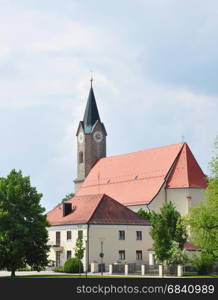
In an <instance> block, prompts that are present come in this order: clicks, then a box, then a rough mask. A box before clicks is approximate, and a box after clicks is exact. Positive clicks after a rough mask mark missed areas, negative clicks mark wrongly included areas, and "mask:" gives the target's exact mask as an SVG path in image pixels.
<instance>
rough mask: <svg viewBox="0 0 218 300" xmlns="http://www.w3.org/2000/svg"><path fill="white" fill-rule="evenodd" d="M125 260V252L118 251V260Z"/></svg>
mask: <svg viewBox="0 0 218 300" xmlns="http://www.w3.org/2000/svg"><path fill="white" fill-rule="evenodd" d="M124 259H126V254H125V250H119V260H124Z"/></svg>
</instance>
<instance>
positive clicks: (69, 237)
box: [67, 231, 72, 240]
mask: <svg viewBox="0 0 218 300" xmlns="http://www.w3.org/2000/svg"><path fill="white" fill-rule="evenodd" d="M71 238H72V232H71V231H67V240H71Z"/></svg>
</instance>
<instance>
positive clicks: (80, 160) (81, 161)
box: [79, 151, 83, 164]
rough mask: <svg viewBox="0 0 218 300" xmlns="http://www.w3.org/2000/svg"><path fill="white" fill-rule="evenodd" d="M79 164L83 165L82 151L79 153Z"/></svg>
mask: <svg viewBox="0 0 218 300" xmlns="http://www.w3.org/2000/svg"><path fill="white" fill-rule="evenodd" d="M79 163H80V164H82V163H83V152H82V151H80V152H79Z"/></svg>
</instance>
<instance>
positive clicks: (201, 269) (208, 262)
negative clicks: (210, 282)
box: [191, 253, 214, 275]
mask: <svg viewBox="0 0 218 300" xmlns="http://www.w3.org/2000/svg"><path fill="white" fill-rule="evenodd" d="M191 262H192V264H193V265H194V266H195V267H196V270H197V273H198V275H208V274H210V273H211V272H212V271H213V265H214V259H213V257H212V255H210V254H207V253H201V256H199V257H196V258H194V259H193V260H192V261H191Z"/></svg>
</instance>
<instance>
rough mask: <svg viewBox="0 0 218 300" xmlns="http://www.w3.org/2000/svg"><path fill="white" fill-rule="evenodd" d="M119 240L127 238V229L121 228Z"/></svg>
mask: <svg viewBox="0 0 218 300" xmlns="http://www.w3.org/2000/svg"><path fill="white" fill-rule="evenodd" d="M119 240H125V231H124V230H119Z"/></svg>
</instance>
